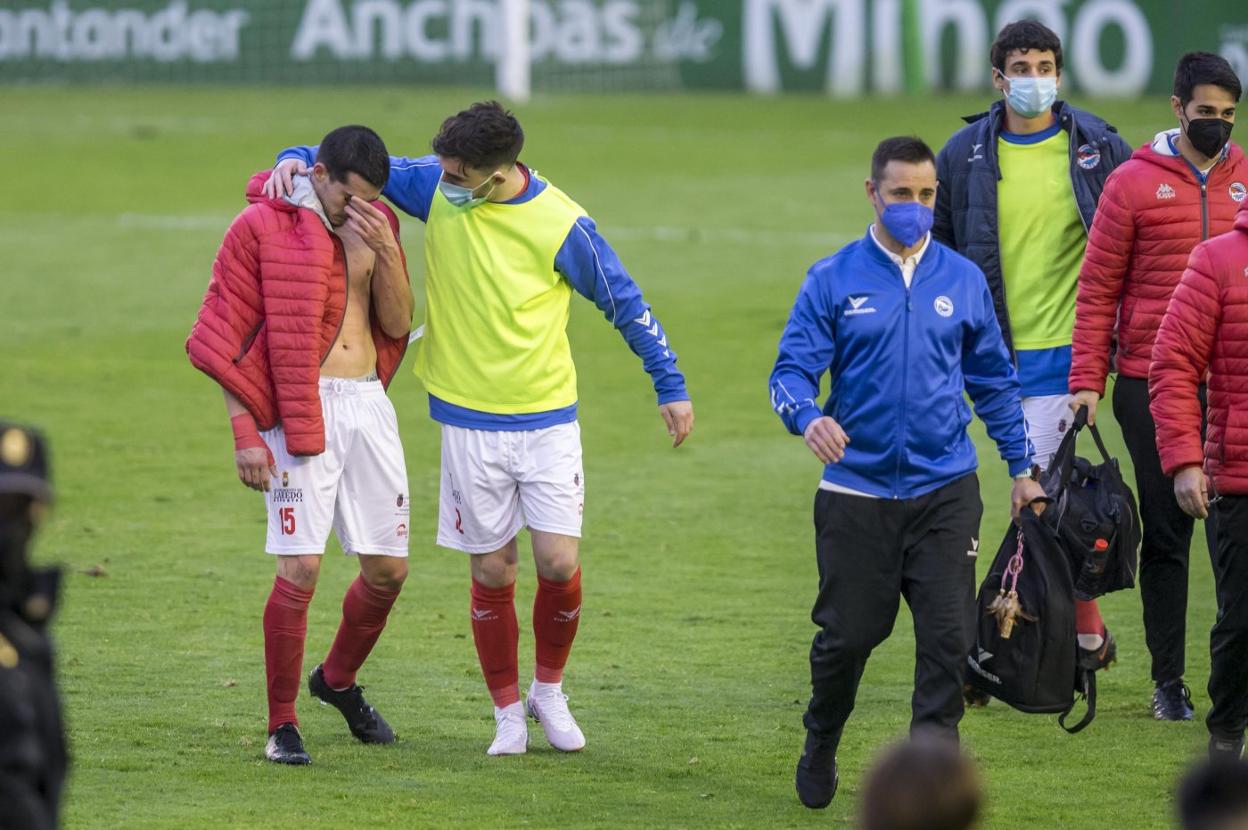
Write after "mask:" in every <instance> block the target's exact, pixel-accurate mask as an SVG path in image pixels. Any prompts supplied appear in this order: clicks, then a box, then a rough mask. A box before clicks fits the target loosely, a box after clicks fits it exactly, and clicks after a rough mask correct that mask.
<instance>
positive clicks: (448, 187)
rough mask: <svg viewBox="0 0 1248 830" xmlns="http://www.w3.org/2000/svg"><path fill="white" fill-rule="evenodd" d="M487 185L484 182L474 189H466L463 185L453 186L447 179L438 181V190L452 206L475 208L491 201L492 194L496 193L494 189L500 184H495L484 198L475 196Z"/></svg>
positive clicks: (486, 192)
mask: <svg viewBox="0 0 1248 830" xmlns="http://www.w3.org/2000/svg"><path fill="white" fill-rule="evenodd" d="M485 184H486V183H485V182H482V183H481V184H479V185H477V186H476V187H475V188H473V187H464V186H463V185H459V184H451V183H450V182H448V181H446V180H445V179H438V190H440V191H442V195H443V196H445V197H446V200H447V201H448V202H450V203H451V204H452V205H454V206H455V207H457V208H474V207H476V206H477V205H479V204H482V203H483V202H485V201H486V200H487V199H489V198H490V194H492V193H493V192H494V189H495V188H496V187H498V182H493V185H492V186H491V187H490V189H489V190H487V191H485V195H484V196H475V195H473V194H475V193H476V192H477V190H479V189H480V188H481V187H483V186H484V185H485Z"/></svg>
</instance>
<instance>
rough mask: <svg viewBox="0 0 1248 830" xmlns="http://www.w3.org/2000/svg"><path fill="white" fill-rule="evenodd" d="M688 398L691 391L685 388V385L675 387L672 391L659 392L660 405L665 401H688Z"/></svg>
mask: <svg viewBox="0 0 1248 830" xmlns="http://www.w3.org/2000/svg"><path fill="white" fill-rule="evenodd" d="M687 400H689V393H688V392H687V391H686V390H685V387H684V386H681V387H680V388H679V389H674V390H672V391H670V392H660V393H659V406H662V405H663V404H665V403H676V401H687Z"/></svg>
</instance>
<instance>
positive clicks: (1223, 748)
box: [1209, 735, 1244, 764]
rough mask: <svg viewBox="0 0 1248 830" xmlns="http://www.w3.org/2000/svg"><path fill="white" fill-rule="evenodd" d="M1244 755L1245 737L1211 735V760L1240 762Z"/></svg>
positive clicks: (1215, 762)
mask: <svg viewBox="0 0 1248 830" xmlns="http://www.w3.org/2000/svg"><path fill="white" fill-rule="evenodd" d="M1243 757H1244V738H1243V736H1242V735H1241V736H1240V737H1238V738H1218V737H1215V736H1212V735H1211V736H1209V761H1210V762H1211V763H1214V764H1219V763H1223V762H1228V761H1229V762H1231V763H1238V762H1239V760H1240V759H1241V758H1243Z"/></svg>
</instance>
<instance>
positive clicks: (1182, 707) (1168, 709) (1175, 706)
mask: <svg viewBox="0 0 1248 830" xmlns="http://www.w3.org/2000/svg"><path fill="white" fill-rule="evenodd" d="M1194 714H1195V711H1194V710H1193V709H1192V690H1191V689H1189V688H1187V684H1186V683H1184V682H1183V678H1181V677H1180V678H1179V679H1178V680H1171V681H1170V682H1169V683H1159V684H1157V688H1155V689H1153V717H1154V718H1156V719H1157V720H1191V719H1192V715H1194Z"/></svg>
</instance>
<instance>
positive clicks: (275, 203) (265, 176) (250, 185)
mask: <svg viewBox="0 0 1248 830" xmlns="http://www.w3.org/2000/svg"><path fill="white" fill-rule="evenodd" d="M271 175H273V171H272V170H261V171H260V172H259V173H253V174H252V176H251V178H250V179H248V180H247V203H248V204H252V205H254V204H257V203H263V204H267V205H270V206H271V207H273V208H276V209H277V210H284V211H286V212H287V213H294V212H295V211H297V210H298V209H299V207H298V206H297V205H292V204H291V203H290V202H288V201H286V200H285V199H270V198H269V197H268V196H265V195H264V192H263V188H264V183H265V182H267V181H268V180H269V176H271Z"/></svg>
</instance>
